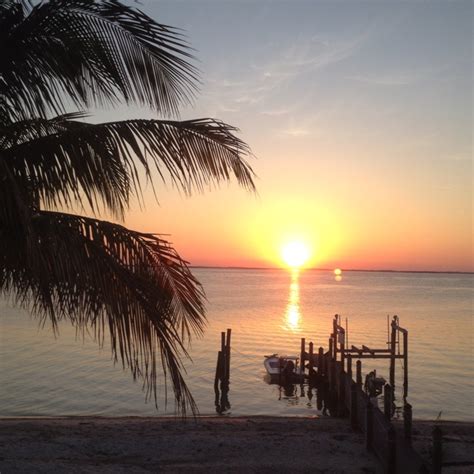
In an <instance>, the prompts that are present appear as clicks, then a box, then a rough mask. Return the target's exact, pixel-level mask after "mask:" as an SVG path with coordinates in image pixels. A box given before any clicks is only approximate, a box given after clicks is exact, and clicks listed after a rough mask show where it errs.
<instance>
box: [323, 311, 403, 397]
mask: <svg viewBox="0 0 474 474" xmlns="http://www.w3.org/2000/svg"><path fill="white" fill-rule="evenodd" d="M390 327H391V330H390V329H389V328H390ZM400 333H401V334H402V337H403V350H402V351H401V353H400ZM348 339H349V331H348V322H347V318H346V328H344V327H343V326H342V324H341V316H340V315H338V314H336V315H335V317H334V319H333V332H332V334H331V337H330V339H329V353H330V354H331V355H332V356H333V357H334V359H337V354H341V362H342V364H343V366H344V362H345V359H346V358H347V373H349V374H352V359H389V360H390V382H389V383H390V386H391V388H392V390H393V391H394V390H395V360H396V359H403V399H404V400H406V398H407V396H408V331H407V330H406V329H405V328H402V327H400V320H399V318H398V316H393V319H392V322H391V323H390V322H389V317H388V316H387V339H388V341H387V346H388V347H387V348H386V349H372V348H370V347H367V346H365V345H362V346H361V347H357V346H354V345H351V347H350V348H349V347H348V346H349V342H348ZM397 346H398V353H397V350H396V349H397Z"/></svg>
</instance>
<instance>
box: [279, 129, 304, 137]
mask: <svg viewBox="0 0 474 474" xmlns="http://www.w3.org/2000/svg"><path fill="white" fill-rule="evenodd" d="M282 133H283V135H289V136H290V137H296V138H297V137H305V136H307V135H309V134H310V133H311V132H310V131H309V130H306V129H304V128H288V129H286V130H282Z"/></svg>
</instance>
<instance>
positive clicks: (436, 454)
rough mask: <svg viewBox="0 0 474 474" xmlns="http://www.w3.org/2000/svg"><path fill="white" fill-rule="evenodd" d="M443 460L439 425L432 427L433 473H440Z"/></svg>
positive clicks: (441, 436)
mask: <svg viewBox="0 0 474 474" xmlns="http://www.w3.org/2000/svg"><path fill="white" fill-rule="evenodd" d="M442 462H443V433H442V431H441V428H440V427H439V426H435V427H434V428H433V474H441V465H442Z"/></svg>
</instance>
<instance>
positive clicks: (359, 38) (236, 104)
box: [207, 30, 370, 115]
mask: <svg viewBox="0 0 474 474" xmlns="http://www.w3.org/2000/svg"><path fill="white" fill-rule="evenodd" d="M369 34H370V30H368V31H366V32H363V33H361V34H359V35H356V36H354V37H351V38H349V39H338V40H334V41H329V40H325V39H322V38H320V37H316V36H315V37H312V38H309V39H308V38H296V39H295V40H294V41H293V43H292V44H289V45H286V46H285V47H280V48H279V47H278V45H273V47H272V50H271V51H268V48H266V51H265V52H266V55H265V56H264V59H263V60H260V61H259V62H255V63H254V64H253V65H252V66H251V67H250V68H249V67H248V65H243V64H242V67H241V70H242V71H245V72H244V73H240V75H239V76H238V77H237V78H233V79H232V80H230V79H228V78H227V77H225V76H221V77H213V78H211V79H210V80H209V81H208V84H209V86H210V87H209V90H208V94H207V96H208V97H209V98H211V97H212V99H211V100H214V101H215V103H216V104H224V106H225V107H230V108H232V109H239V108H241V107H244V106H245V107H249V106H253V105H256V104H260V103H264V102H266V101H267V100H269V99H270V98H272V97H273V96H274V94H275V92H276V91H277V90H279V89H281V88H282V87H283V86H287V85H288V84H290V83H291V81H293V80H295V79H296V78H297V77H299V76H301V75H304V74H311V73H315V72H316V71H318V70H322V69H324V68H326V67H328V66H330V65H331V64H335V63H338V62H340V61H343V60H345V59H347V58H349V57H351V56H352V55H353V54H355V52H356V51H357V50H358V49H359V48H360V47H361V46H362V45H363V44H364V42H365V41H366V39H367V37H368V35H369ZM272 52H273V54H272ZM237 70H239V68H238V67H237ZM226 73H227V72H226ZM265 114H266V115H280V114H281V115H283V114H284V112H281V113H280V111H273V112H272V111H271V110H268V111H267V112H266V113H265Z"/></svg>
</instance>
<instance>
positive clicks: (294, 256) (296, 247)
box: [281, 241, 311, 268]
mask: <svg viewBox="0 0 474 474" xmlns="http://www.w3.org/2000/svg"><path fill="white" fill-rule="evenodd" d="M310 254H311V252H310V250H309V247H308V246H307V245H306V244H304V243H303V242H299V241H294V242H288V243H287V244H285V245H284V246H283V247H282V249H281V256H282V258H283V261H284V262H285V263H286V264H287V265H288V266H289V267H291V268H299V267H301V266H302V265H304V264H305V263H306V262H307V261H308V259H309V257H310Z"/></svg>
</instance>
